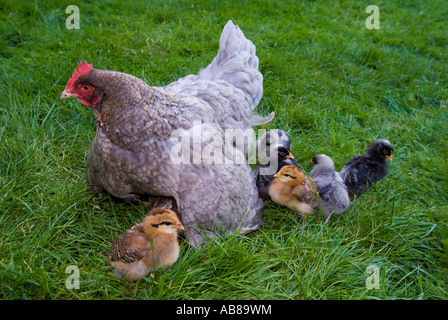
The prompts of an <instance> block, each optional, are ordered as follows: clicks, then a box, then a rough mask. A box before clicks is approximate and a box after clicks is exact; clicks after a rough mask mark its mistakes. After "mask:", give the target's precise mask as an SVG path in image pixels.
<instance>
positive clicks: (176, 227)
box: [173, 221, 184, 230]
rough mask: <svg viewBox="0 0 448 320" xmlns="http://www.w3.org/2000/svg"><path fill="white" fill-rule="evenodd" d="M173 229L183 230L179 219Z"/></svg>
mask: <svg viewBox="0 0 448 320" xmlns="http://www.w3.org/2000/svg"><path fill="white" fill-rule="evenodd" d="M173 228H174V229H179V230H184V226H183V225H182V223H180V221H179V222H178V223H177V224H176V225H175V226H174V227H173Z"/></svg>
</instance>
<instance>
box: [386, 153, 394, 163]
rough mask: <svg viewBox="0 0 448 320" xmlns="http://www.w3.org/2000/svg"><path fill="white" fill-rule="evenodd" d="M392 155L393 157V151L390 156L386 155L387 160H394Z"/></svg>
mask: <svg viewBox="0 0 448 320" xmlns="http://www.w3.org/2000/svg"><path fill="white" fill-rule="evenodd" d="M392 157H393V154H392V153H391V154H390V156H386V158H387V160H389V161H390V162H392Z"/></svg>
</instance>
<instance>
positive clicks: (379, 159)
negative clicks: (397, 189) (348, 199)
mask: <svg viewBox="0 0 448 320" xmlns="http://www.w3.org/2000/svg"><path fill="white" fill-rule="evenodd" d="M393 152H394V148H393V147H392V144H391V143H390V142H389V141H388V140H386V139H378V140H375V141H373V142H372V144H371V145H370V147H369V148H368V149H367V154H365V155H362V156H361V155H356V156H354V157H353V158H352V159H350V160H348V161H347V162H346V164H345V166H344V167H343V168H342V170H341V171H340V174H341V177H342V179H343V180H344V182H345V185H346V186H347V189H348V192H349V194H350V195H354V196H360V195H361V194H363V193H364V192H365V191H366V190H367V188H369V187H370V186H371V185H372V184H373V183H375V182H377V181H379V180H381V179H383V178H384V177H385V176H386V174H387V171H388V163H387V161H386V159H387V160H389V161H391V162H392V156H393Z"/></svg>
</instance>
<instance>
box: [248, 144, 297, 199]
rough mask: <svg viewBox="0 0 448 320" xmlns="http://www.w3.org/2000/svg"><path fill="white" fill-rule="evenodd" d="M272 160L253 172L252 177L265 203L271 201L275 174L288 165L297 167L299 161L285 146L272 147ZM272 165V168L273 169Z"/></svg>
mask: <svg viewBox="0 0 448 320" xmlns="http://www.w3.org/2000/svg"><path fill="white" fill-rule="evenodd" d="M271 151H272V157H271V160H270V161H269V162H268V163H266V164H263V165H261V166H258V167H256V168H255V169H254V170H253V171H252V176H253V178H254V180H255V183H256V185H257V188H258V194H259V196H260V198H261V199H262V200H263V201H266V200H267V199H269V186H270V184H271V181H272V179H274V174H275V173H277V172H278V171H279V170H280V169H281V168H282V167H284V166H286V165H297V161H296V159H295V158H294V156H293V155H292V153H291V151H290V150H289V149H288V148H286V147H285V146H283V145H280V144H278V145H275V146H273V147H272V150H271ZM271 165H272V167H271Z"/></svg>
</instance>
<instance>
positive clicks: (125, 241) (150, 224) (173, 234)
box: [109, 208, 184, 283]
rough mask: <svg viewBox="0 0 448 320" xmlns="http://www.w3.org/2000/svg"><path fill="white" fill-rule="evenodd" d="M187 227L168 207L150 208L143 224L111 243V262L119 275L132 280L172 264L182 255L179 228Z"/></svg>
mask: <svg viewBox="0 0 448 320" xmlns="http://www.w3.org/2000/svg"><path fill="white" fill-rule="evenodd" d="M183 229H184V227H183V226H182V224H181V223H180V221H179V219H178V217H177V215H176V213H175V212H174V211H172V210H169V209H165V208H156V209H153V210H151V211H150V212H149V213H148V214H147V216H146V217H145V219H144V220H143V222H142V223H140V224H137V225H135V226H134V227H132V228H131V229H130V230H128V231H126V232H125V233H124V234H123V235H122V236H121V237H120V238H118V239H117V240H116V241H115V242H114V243H113V245H112V247H111V249H110V252H109V264H110V265H111V266H112V267H113V268H114V269H115V273H116V274H117V275H118V276H123V277H125V278H126V279H127V280H129V281H130V282H131V283H133V282H134V281H136V280H138V279H140V278H142V277H145V276H147V275H149V274H150V273H152V272H154V271H155V270H156V269H158V268H163V267H167V266H170V265H172V264H173V263H174V262H176V260H177V258H178V257H179V244H178V241H177V236H178V231H179V230H183Z"/></svg>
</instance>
